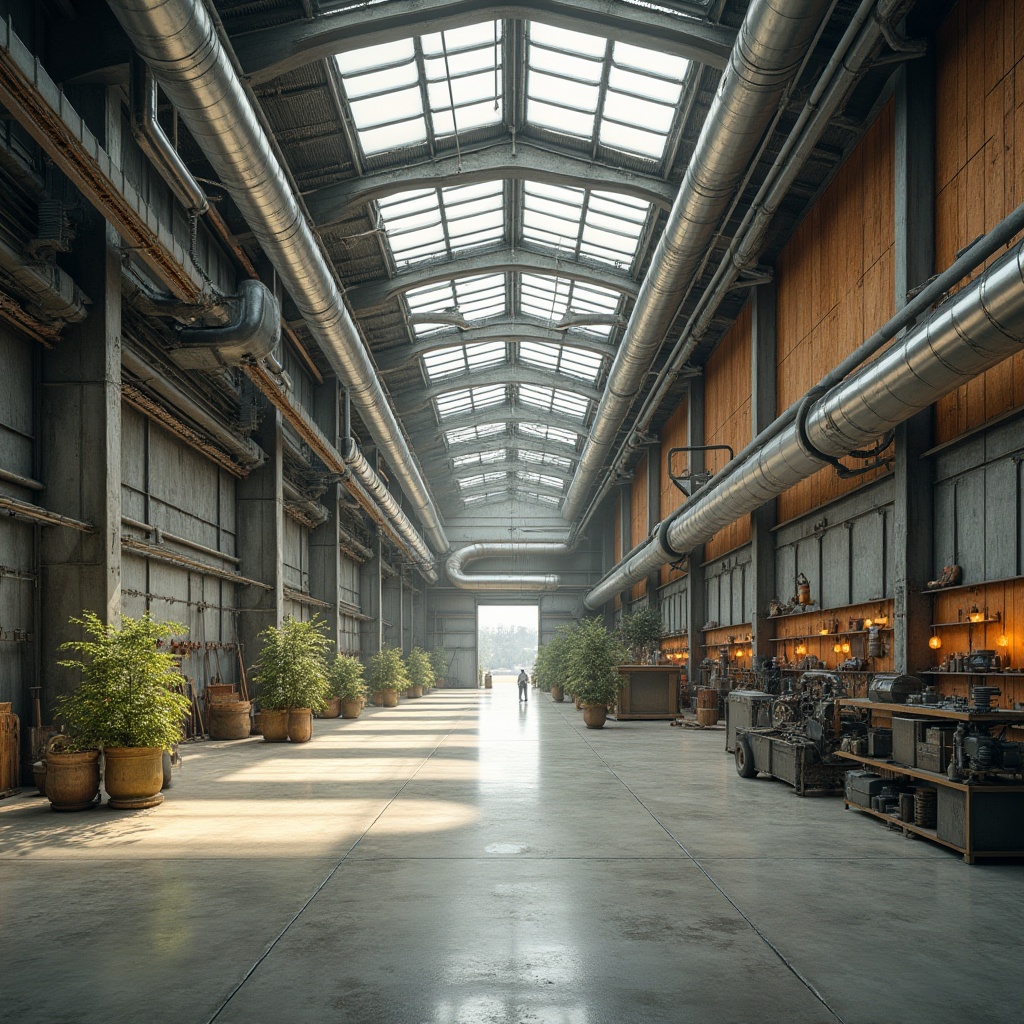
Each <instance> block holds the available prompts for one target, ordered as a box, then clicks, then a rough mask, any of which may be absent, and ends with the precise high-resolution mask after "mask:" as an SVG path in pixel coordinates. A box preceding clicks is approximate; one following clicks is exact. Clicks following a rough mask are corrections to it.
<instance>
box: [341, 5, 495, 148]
mask: <svg viewBox="0 0 1024 1024" xmlns="http://www.w3.org/2000/svg"><path fill="white" fill-rule="evenodd" d="M335 61H336V62H337V65H338V71H339V72H340V73H341V81H342V84H343V86H344V89H345V95H346V97H347V99H348V103H349V108H350V110H351V111H352V119H353V121H354V122H355V127H356V134H357V136H358V137H359V142H360V145H361V146H362V147H363V152H364V153H366V154H373V153H382V152H385V151H387V150H389V149H399V148H402V147H404V146H415V145H421V144H423V143H425V142H427V140H428V138H434V139H438V138H444V137H445V136H450V135H453V134H455V132H456V131H458V132H466V131H470V130H471V129H473V128H479V127H482V126H484V125H489V124H500V123H501V119H502V116H503V112H502V102H503V101H502V92H501V23H500V22H498V21H488V22H483V23H481V24H477V25H468V26H465V27H464V28H458V29H452V30H450V31H446V32H433V33H430V34H428V35H425V36H419V37H416V38H414V39H401V40H398V41H396V42H392V43H381V44H379V45H377V46H366V47H363V48H362V49H359V50H353V51H351V52H349V53H339V54H338V55H337V56H336V57H335Z"/></svg>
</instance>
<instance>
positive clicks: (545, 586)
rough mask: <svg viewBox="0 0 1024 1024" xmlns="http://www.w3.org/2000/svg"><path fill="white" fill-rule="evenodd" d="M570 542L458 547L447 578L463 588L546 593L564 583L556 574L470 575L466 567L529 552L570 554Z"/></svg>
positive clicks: (450, 562) (501, 543)
mask: <svg viewBox="0 0 1024 1024" xmlns="http://www.w3.org/2000/svg"><path fill="white" fill-rule="evenodd" d="M571 551H572V547H571V546H570V545H569V544H561V543H552V542H547V541H537V542H535V543H532V544H531V543H529V542H516V541H495V542H493V543H487V542H483V543H480V544H469V545H467V546H466V547H464V548H459V549H458V550H457V551H455V552H453V553H452V555H451V556H450V557H449V559H448V562H447V564H446V565H445V570H446V572H447V573H448V579H450V580H451V581H452V583H453V584H454V585H455V586H457V587H461V588H462V589H463V590H515V591H522V590H528V591H531V592H543V591H548V590H557V589H558V587H560V586H561V583H562V580H561V577H560V576H557V575H554V574H553V573H475V574H473V575H472V576H470V575H467V574H466V573H465V572H464V571H463V570H464V566H465V565H466V564H467V563H468V562H474V561H476V560H478V559H480V558H502V557H506V558H516V557H521V556H528V555H568V554H570V553H571Z"/></svg>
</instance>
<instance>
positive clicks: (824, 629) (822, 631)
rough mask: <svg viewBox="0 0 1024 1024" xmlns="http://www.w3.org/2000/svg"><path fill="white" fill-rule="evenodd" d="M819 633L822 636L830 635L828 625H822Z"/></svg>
mask: <svg viewBox="0 0 1024 1024" xmlns="http://www.w3.org/2000/svg"><path fill="white" fill-rule="evenodd" d="M818 634H819V635H820V636H828V626H822V627H821V629H819V630H818Z"/></svg>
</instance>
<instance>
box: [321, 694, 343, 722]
mask: <svg viewBox="0 0 1024 1024" xmlns="http://www.w3.org/2000/svg"><path fill="white" fill-rule="evenodd" d="M318 717H320V718H340V717H341V698H340V697H328V698H327V703H326V705H324V709H323V711H321V712H320V714H319V716H318Z"/></svg>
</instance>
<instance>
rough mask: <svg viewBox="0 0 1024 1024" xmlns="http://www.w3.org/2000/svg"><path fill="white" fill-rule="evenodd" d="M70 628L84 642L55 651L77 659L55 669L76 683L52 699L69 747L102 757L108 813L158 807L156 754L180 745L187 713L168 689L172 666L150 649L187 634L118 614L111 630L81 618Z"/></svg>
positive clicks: (169, 657)
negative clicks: (78, 677)
mask: <svg viewBox="0 0 1024 1024" xmlns="http://www.w3.org/2000/svg"><path fill="white" fill-rule="evenodd" d="M71 624H72V625H75V626H79V627H81V628H82V630H83V631H84V632H85V634H86V637H87V639H84V640H69V641H68V642H67V643H64V644H62V645H61V650H66V651H77V652H78V653H79V654H80V655H81V656H82V657H81V658H72V659H67V660H64V661H61V662H59V664H61V665H63V666H65V667H66V668H77V669H79V670H80V671H81V673H82V683H81V685H80V686H79V687H78V689H77V690H75V691H74V692H73V693H70V694H67V695H66V696H64V697H61V698H59V700H58V702H57V710H58V713H59V714H60V716H61V717H62V718H63V720H64V721H65V722H66V723H67V726H68V731H69V733H70V734H71V736H72V737H73V738H74V741H75V742H76V743H77V744H79V745H81V746H86V747H90V746H91V747H98V748H101V749H102V750H103V758H104V766H105V767H104V785H105V788H106V790H107V793H108V795H109V796H110V806H111V807H116V808H139V807H155V806H156V805H157V804H159V803H161V802H162V801H163V796H162V794H161V793H160V789H161V787H162V786H163V782H164V775H163V753H164V751H165V750H166V751H169V750H170V749H171V748H172V747H173V746H174V744H175V743H177V742H178V741H179V740H180V739H181V726H182V722H183V721H184V718H185V715H186V714H187V713H188V709H189V701H188V698H187V697H185V696H183V695H182V694H180V693H176V692H174V691H173V690H172V689H171V688H170V684H171V683H172V682H173V681H174V680H175V679H177V678H179V676H178V664H177V659H176V658H175V657H174V655H173V654H170V653H169V652H167V651H161V650H160V649H159V647H158V645H159V643H160V642H161V641H162V640H166V639H167V638H169V637H171V636H182V635H184V634H187V632H188V629H187V627H185V626H183V625H181V624H180V623H176V622H157V621H156V620H155V619H153V618H152V617H151V616H150V614H149V612H146V614H145V615H143V616H142V617H141V618H139V619H133V618H130V617H129V616H127V615H125V616H123V617H122V619H121V624H120V626H114V625H110V624H107V623H105V622H103V621H102V620H101V619H100V618H99V616H98V615H96V614H94V613H93V612H88V611H86V612H83V613H82V618H80V619H75V618H73V619H71Z"/></svg>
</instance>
